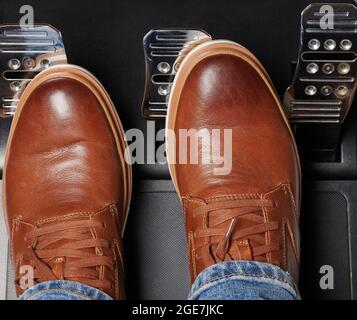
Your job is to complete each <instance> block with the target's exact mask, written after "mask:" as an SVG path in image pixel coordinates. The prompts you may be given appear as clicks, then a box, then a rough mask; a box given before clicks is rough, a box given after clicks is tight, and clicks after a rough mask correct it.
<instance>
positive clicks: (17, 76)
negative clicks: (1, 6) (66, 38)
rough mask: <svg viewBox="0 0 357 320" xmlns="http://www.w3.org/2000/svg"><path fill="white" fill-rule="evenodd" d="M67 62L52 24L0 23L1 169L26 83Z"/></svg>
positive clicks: (59, 35)
mask: <svg viewBox="0 0 357 320" xmlns="http://www.w3.org/2000/svg"><path fill="white" fill-rule="evenodd" d="M63 63H67V57H66V53H65V49H64V45H63V41H62V36H61V33H60V32H59V31H58V30H57V29H55V28H53V27H52V26H50V25H45V24H35V25H34V26H32V27H20V26H19V25H0V72H1V76H0V170H1V171H2V166H3V161H4V152H5V147H6V143H7V137H8V133H9V130H10V125H11V120H12V117H13V115H14V113H15V111H16V106H17V104H18V102H19V99H20V97H21V94H22V92H23V91H24V89H25V88H26V85H27V84H28V83H29V82H30V81H31V80H32V79H33V78H34V77H35V76H36V75H37V74H38V73H39V72H41V71H42V70H44V69H46V68H48V67H50V66H52V65H56V64H63Z"/></svg>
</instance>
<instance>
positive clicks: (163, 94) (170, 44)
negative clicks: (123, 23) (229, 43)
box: [142, 29, 212, 120]
mask: <svg viewBox="0 0 357 320" xmlns="http://www.w3.org/2000/svg"><path fill="white" fill-rule="evenodd" d="M209 40H212V38H211V36H210V35H209V34H208V33H206V32H205V31H202V30H194V29H155V30H151V31H149V33H147V34H146V35H145V37H144V40H143V43H144V53H145V64H146V76H145V78H146V79H145V93H144V100H143V104H142V112H143V115H144V117H145V118H147V119H154V120H156V119H160V118H165V117H166V113H167V99H168V97H169V95H170V90H171V86H172V83H173V81H174V78H175V75H176V72H177V70H178V68H179V66H180V62H181V61H182V59H183V58H184V57H185V56H186V55H187V53H188V52H189V51H190V50H192V49H193V48H194V47H195V46H197V45H198V44H201V43H202V42H205V41H209Z"/></svg>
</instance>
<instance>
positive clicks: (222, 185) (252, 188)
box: [167, 41, 300, 281]
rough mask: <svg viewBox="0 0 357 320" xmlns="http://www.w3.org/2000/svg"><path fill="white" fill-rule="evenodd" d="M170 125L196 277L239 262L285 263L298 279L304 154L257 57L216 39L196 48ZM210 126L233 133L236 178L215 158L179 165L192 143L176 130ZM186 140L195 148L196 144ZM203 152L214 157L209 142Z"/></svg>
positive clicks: (179, 81)
mask: <svg viewBox="0 0 357 320" xmlns="http://www.w3.org/2000/svg"><path fill="white" fill-rule="evenodd" d="M167 128H168V129H169V131H168V132H167V136H168V137H169V139H168V143H167V153H168V160H169V163H170V165H169V167H170V172H171V175H172V178H173V181H174V184H175V187H176V190H177V192H178V194H179V196H180V199H181V201H182V204H183V207H184V211H185V217H186V229H187V238H188V243H189V250H190V252H189V254H190V259H189V260H190V268H191V275H192V281H194V279H195V278H196V277H197V275H198V274H199V273H200V272H201V271H202V270H203V269H205V268H207V267H209V266H211V265H213V264H215V263H219V262H222V261H229V260H254V261H260V262H266V263H271V264H274V265H278V266H280V267H281V268H283V269H284V270H286V271H288V272H290V274H291V275H292V276H293V277H294V279H295V281H298V274H299V256H300V254H299V251H300V249H299V241H300V240H299V210H300V209H299V208H300V164H299V158H298V153H297V149H296V145H295V142H294V138H293V135H292V132H291V130H290V127H289V124H288V121H287V119H286V118H285V115H284V112H283V110H282V107H281V103H280V101H279V98H278V96H277V94H276V92H275V90H274V88H273V85H272V83H271V81H270V79H269V77H268V76H267V73H266V71H265V70H264V68H263V67H262V65H261V64H260V63H259V62H258V61H257V59H256V58H255V57H254V56H253V55H252V54H251V53H250V52H249V51H248V50H246V49H245V48H243V47H241V46H240V45H238V44H236V43H233V42H229V41H209V42H206V43H204V44H201V45H199V46H198V47H197V48H196V49H194V50H193V51H191V52H190V53H189V54H188V56H187V57H186V58H185V59H184V61H183V62H182V64H181V66H180V68H179V71H178V73H177V75H176V78H175V81H174V84H173V87H172V91H171V96H170V101H169V110H168V118H167ZM205 128H206V129H208V130H210V133H211V135H212V129H217V128H220V129H231V130H232V131H231V132H232V148H233V149H232V163H231V165H232V166H231V172H230V173H229V174H228V175H227V174H226V175H217V174H215V171H214V170H215V169H217V168H219V167H222V165H218V164H215V163H213V162H212V161H211V162H210V163H207V162H206V163H203V161H200V162H199V164H175V162H176V163H177V162H179V154H180V151H181V152H182V143H184V141H182V140H181V141H179V139H177V140H176V143H175V141H173V140H172V135H170V131H171V130H173V132H174V133H175V135H176V137H178V136H179V135H180V133H179V130H180V129H187V130H188V129H197V130H198V129H205ZM171 132H172V131H171ZM223 136H224V135H223V132H221V136H220V140H219V141H220V142H221V144H220V149H218V150H220V151H221V154H220V155H218V154H215V153H214V152H213V154H212V156H213V158H212V159H214V158H218V156H222V155H223V147H222V146H223V145H224V142H223ZM170 137H171V138H170ZM191 145H194V144H193V143H191ZM180 146H181V147H180ZM184 146H185V147H184V151H187V153H188V154H189V150H188V148H189V146H190V144H188V143H187V144H184ZM211 147H212V149H213V146H211ZM180 148H181V150H180ZM186 149H187V150H186ZM198 150H199V151H200V153H201V154H199V155H200V156H202V158H201V159H210V156H211V153H210V152H211V150H210V148H207V145H205V146H203V144H202V140H201V139H200V140H199V141H198Z"/></svg>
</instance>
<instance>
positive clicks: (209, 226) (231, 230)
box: [194, 199, 279, 264]
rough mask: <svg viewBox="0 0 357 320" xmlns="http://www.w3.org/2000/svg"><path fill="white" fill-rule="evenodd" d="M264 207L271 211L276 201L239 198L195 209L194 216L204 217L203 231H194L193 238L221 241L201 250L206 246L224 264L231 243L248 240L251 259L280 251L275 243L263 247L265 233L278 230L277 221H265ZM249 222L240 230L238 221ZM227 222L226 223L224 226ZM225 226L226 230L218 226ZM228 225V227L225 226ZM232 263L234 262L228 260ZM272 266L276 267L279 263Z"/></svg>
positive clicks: (207, 244)
mask: <svg viewBox="0 0 357 320" xmlns="http://www.w3.org/2000/svg"><path fill="white" fill-rule="evenodd" d="M263 207H266V208H273V207H275V202H274V201H273V200H267V199H239V200H231V201H222V202H215V203H211V204H208V205H205V206H201V207H198V208H196V209H195V212H194V214H195V216H199V215H205V228H204V229H200V230H197V231H196V232H195V237H196V238H206V237H209V238H210V239H212V237H214V239H220V240H219V241H215V242H213V241H212V240H211V241H209V242H208V243H206V244H205V245H204V247H207V246H209V250H208V252H214V255H215V256H216V257H217V258H218V259H220V260H221V261H224V260H225V259H226V255H227V253H228V252H229V249H230V244H231V241H234V240H237V241H240V240H247V239H248V240H250V241H252V242H254V244H255V245H254V246H252V248H251V250H252V257H253V260H262V259H264V258H263V257H262V256H264V255H266V254H268V253H270V252H274V251H277V250H279V244H278V243H268V244H266V239H265V233H266V232H268V231H274V230H277V229H278V228H279V223H278V222H277V221H269V222H267V221H265V219H264V216H263V214H262V212H263ZM243 220H245V221H246V222H247V221H248V222H250V224H249V225H251V226H249V227H243V228H242V227H240V224H239V221H243ZM227 222H228V223H227ZM221 224H224V226H225V227H219V226H220V225H221ZM227 224H228V227H226V225H227ZM204 252H207V250H204ZM231 259H232V260H234V259H233V258H232V257H231ZM273 263H275V264H278V261H274V262H273Z"/></svg>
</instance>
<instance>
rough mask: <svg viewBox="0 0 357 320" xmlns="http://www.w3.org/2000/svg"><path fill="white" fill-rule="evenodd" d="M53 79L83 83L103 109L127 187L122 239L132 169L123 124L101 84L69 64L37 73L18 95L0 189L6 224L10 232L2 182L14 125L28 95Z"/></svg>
mask: <svg viewBox="0 0 357 320" xmlns="http://www.w3.org/2000/svg"><path fill="white" fill-rule="evenodd" d="M55 78H69V79H74V80H77V81H79V82H81V83H82V84H84V85H85V86H86V87H87V88H88V89H89V90H90V91H91V92H92V93H93V94H94V95H95V96H96V98H97V99H98V101H99V103H100V105H101V106H102V109H103V111H104V113H105V115H106V118H107V120H108V122H109V124H110V127H111V129H112V133H113V135H114V137H115V141H116V145H117V150H118V154H119V159H120V165H121V167H122V172H123V176H124V183H125V184H126V185H125V186H124V188H123V189H124V199H125V205H124V206H123V209H124V210H123V211H124V212H123V213H122V214H123V215H124V221H123V228H122V234H121V236H122V237H123V235H124V230H125V226H126V223H127V219H128V213H129V209H130V201H131V195H132V168H131V165H129V164H128V163H127V162H126V161H125V151H126V150H128V149H127V143H126V140H125V133H124V129H123V127H122V124H121V122H120V119H119V116H118V114H117V112H116V110H115V107H114V104H113V102H112V100H111V98H110V97H109V94H108V93H107V91H106V90H105V89H104V87H103V86H102V84H101V83H100V82H99V80H98V79H97V78H96V77H95V76H94V75H92V74H91V73H90V72H88V71H87V70H85V69H83V68H81V67H78V66H75V65H70V64H64V65H57V66H53V67H50V68H49V69H47V70H45V71H42V72H41V73H40V74H38V75H37V76H36V77H35V78H34V79H33V80H32V81H31V82H30V83H29V85H28V86H27V87H26V89H25V90H24V92H23V94H22V95H21V98H20V102H19V104H18V106H17V109H16V112H15V115H14V118H13V121H12V124H11V128H10V133H9V138H8V142H7V148H6V151H5V162H4V172H3V182H2V188H3V194H2V198H3V199H2V203H3V210H4V214H5V220H6V224H7V226H8V230H10V229H9V225H8V221H7V214H6V205H5V197H6V195H5V190H6V188H5V181H6V171H7V170H6V168H7V161H8V156H9V154H8V150H9V148H8V146H10V145H11V143H12V137H13V134H14V132H15V130H16V126H17V122H18V120H19V117H20V114H21V111H22V109H23V107H24V105H25V103H26V101H27V99H28V97H29V96H30V94H31V93H32V92H33V91H34V90H35V89H36V88H37V87H38V86H39V85H41V84H42V83H43V82H45V81H47V80H51V79H55Z"/></svg>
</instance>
